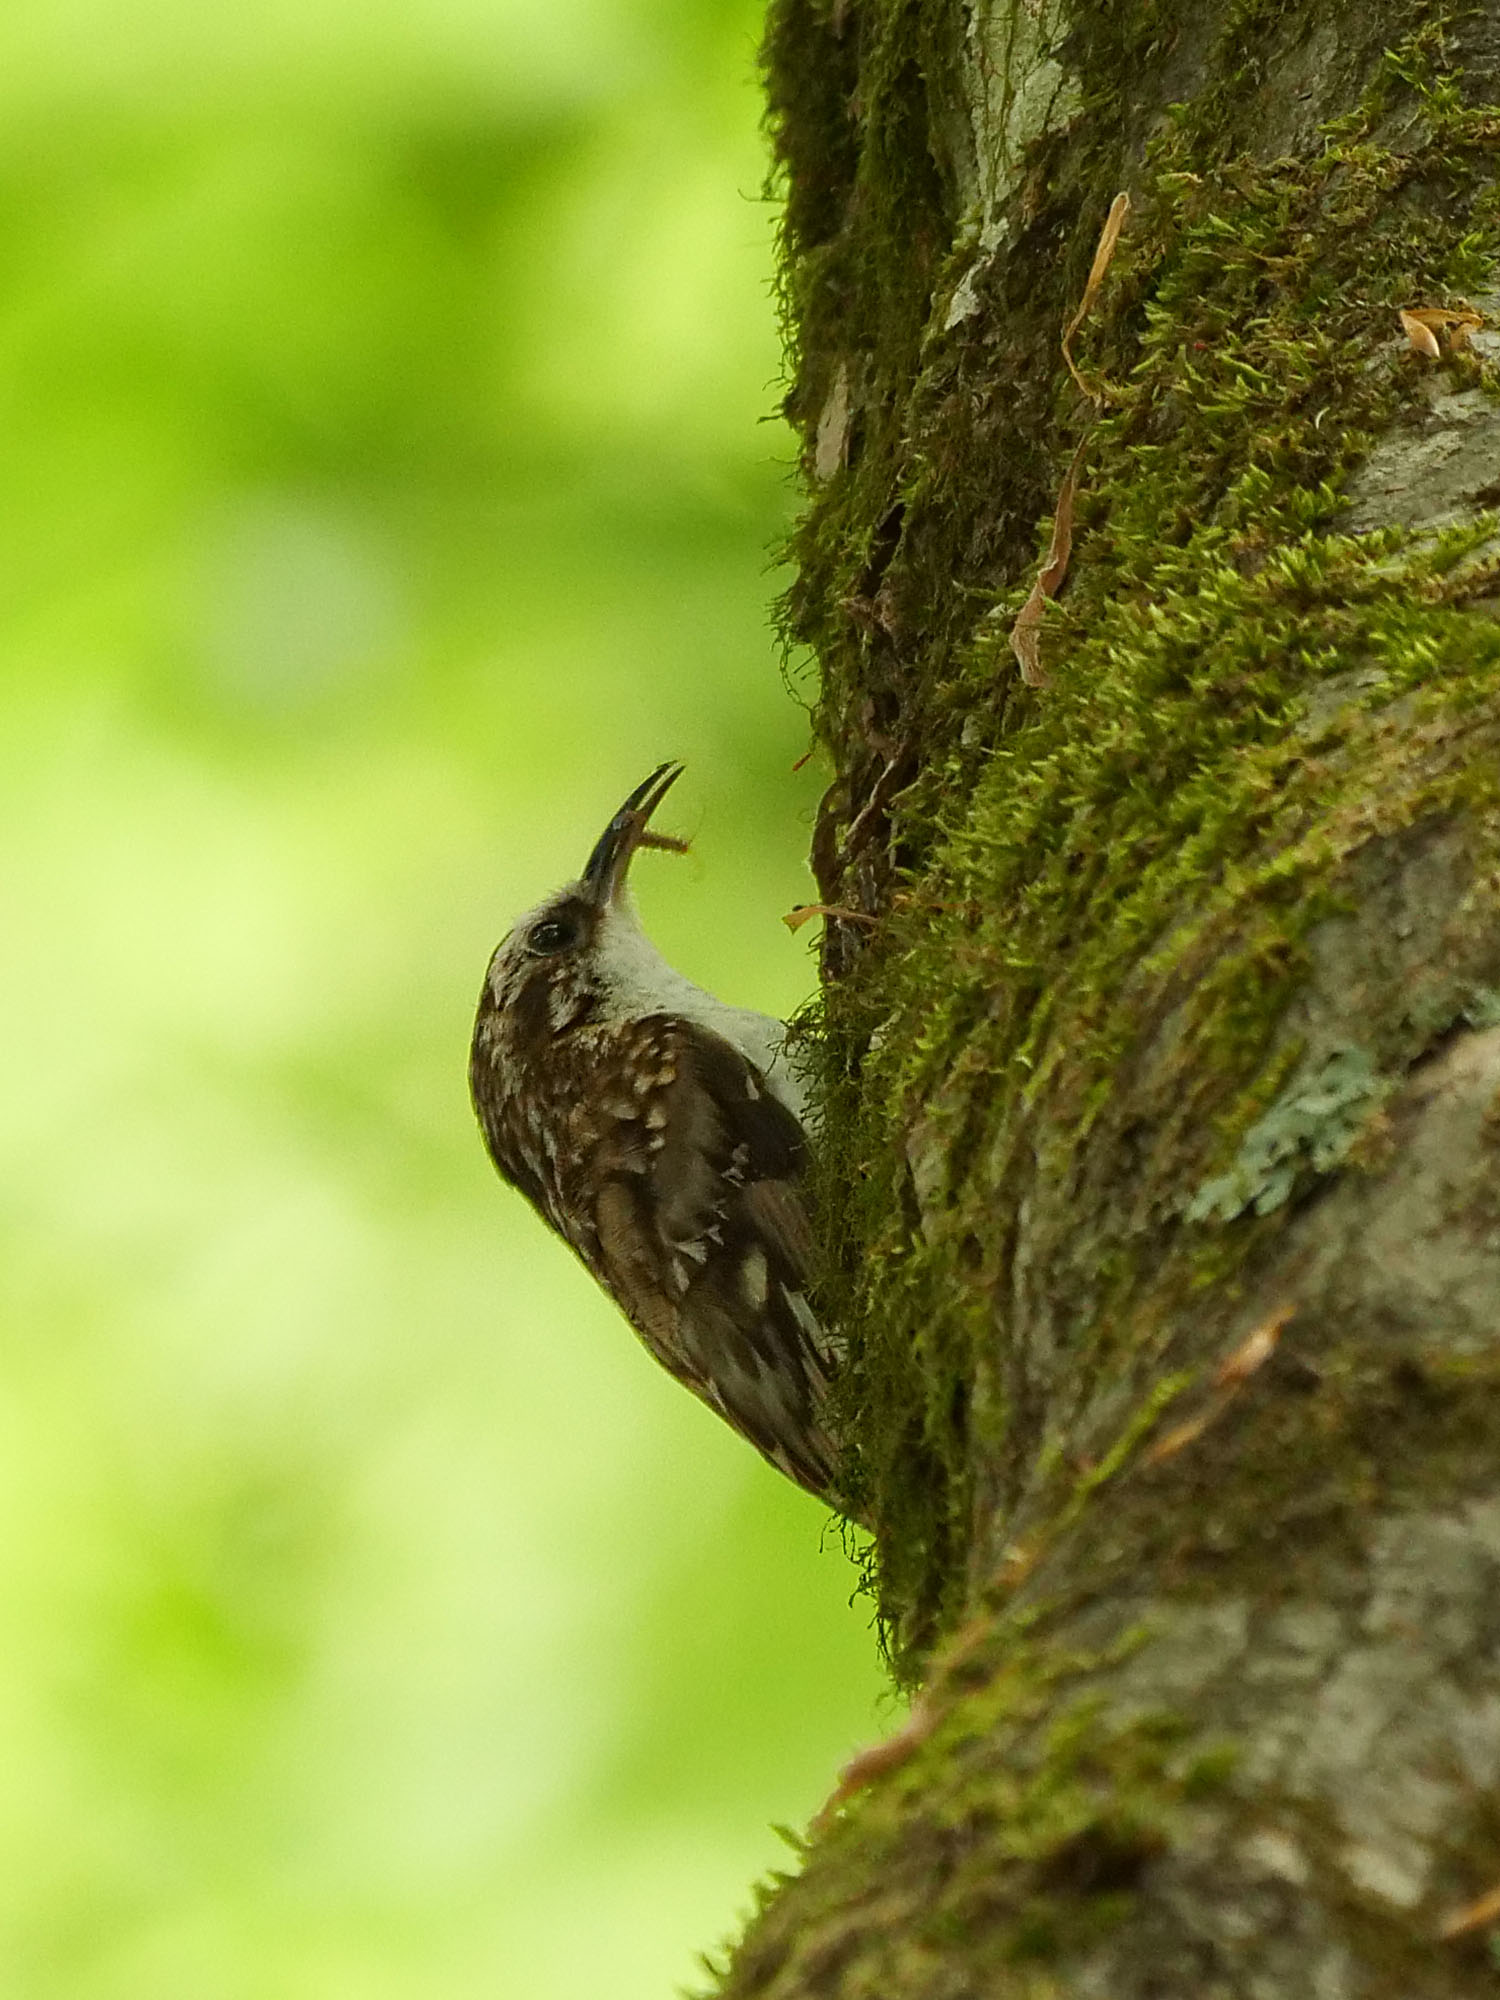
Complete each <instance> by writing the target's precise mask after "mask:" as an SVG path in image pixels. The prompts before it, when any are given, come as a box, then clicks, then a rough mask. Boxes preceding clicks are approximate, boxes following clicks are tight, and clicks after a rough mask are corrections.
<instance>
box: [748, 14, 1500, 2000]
mask: <svg viewBox="0 0 1500 2000" xmlns="http://www.w3.org/2000/svg"><path fill="white" fill-rule="evenodd" d="M767 72H768V78H769V87H770V100H771V115H772V127H773V132H774V135H775V140H776V144H777V148H778V156H779V160H780V165H781V172H782V177H783V186H784V193H785V200H786V224H785V238H784V246H783V248H784V265H783V284H784V300H785V306H786V313H787V322H788V328H789V333H790V339H791V346H792V353H793V367H794V379H793V384H792V389H791V394H790V399H789V407H790V410H791V414H792V416H793V418H794V420H795V421H796V423H797V424H798V425H799V427H800V429H801V432H802V435H803V437H804V439H805V442H806V472H807V478H808V485H809V494H810V497H809V503H808V506H807V509H806V512H805V514H804V516H803V518H802V521H801V524H800V526H799V527H798V529H797V531H796V534H795V537H794V549H793V553H794V555H795V559H796V563H797V581H796V583H795V585H794V586H793V589H792V591H791V593H790V595H789V597H788V600H787V604H786V621H787V630H788V634H789V637H790V638H791V639H792V640H794V641H795V642H797V643H798V644H799V645H804V646H806V647H808V648H810V649H811V651H812V652H813V654H814V655H815V657H816V661H817V665H818V669H819V673H820V694H819V700H818V706H817V727H818V733H819V736H820V739H821V742H822V744H823V747H824V748H825V750H826V752H827V754H828V756H829V758H830V760H831V763H832V767H833V771H834V778H833V783H832V785H831V787H830V789H829V792H828V795H827V799H826V802H825V807H824V812H823V815H822V818H821V821H820V825H819V828H818V833H817V840H816V846H815V857H814V858H815V864H816V866H817V869H818V875H819V882H820V887H821V891H822V894H823V896H824V898H825V899H826V901H827V902H828V903H829V904H830V905H833V906H837V907H839V908H842V909H844V910H847V911H852V912H854V913H856V915H857V916H858V917H862V918H866V919H871V920H873V922H858V921H855V920H853V919H843V918H837V917H835V918H832V919H830V920H829V926H828V940H827V946H826V950H825V968H824V969H825V975H826V977H825V1002H824V1007H823V1011H822V1019H821V1022H820V1024H819V1028H818V1032H817V1033H816V1034H815V1035H814V1036H813V1037H812V1040H813V1043H814V1045H815V1052H816V1059H817V1060H818V1061H819V1062H820V1064H821V1068H822V1078H823V1084H824V1095H825V1101H826V1107H827V1110H826V1129H825V1132H824V1135H823V1149H822V1150H823V1171H824V1174H825V1176H826V1180H827V1188H826V1191H825V1192H826V1195H827V1204H826V1205H827V1209H828V1213H829V1215H830V1217H837V1218H838V1220H839V1223H840V1225H841V1233H842V1238H843V1242H842V1248H843V1251H844V1253H845V1254H844V1257H843V1260H842V1262H843V1269H844V1271H845V1274H846V1275H845V1276H844V1277H843V1279H842V1280H840V1281H839V1283H838V1285H837V1287H836V1290H837V1292H838V1297H837V1300H836V1303H837V1306H838V1308H839V1311H840V1317H841V1321H842V1324H843V1325H844V1326H845V1328H846V1329H847V1332H848V1335H849V1340H850V1344H851V1361H850V1366H849V1369H848V1371H847V1374H846V1378H845V1382H844V1388H843V1402H842V1408H841V1411H840V1415H841V1420H842V1425H843V1429H844V1432H845V1434H846V1436H847V1438H848V1440H849V1444H850V1463H851V1471H850V1475H849V1477H850V1499H851V1503H852V1504H853V1505H854V1506H855V1508H856V1509H857V1510H858V1511H859V1512H861V1513H862V1514H864V1515H865V1516H866V1517H867V1518H869V1519H870V1520H871V1521H872V1522H873V1524H874V1530H875V1539H874V1551H873V1557H872V1579H873V1587H874V1588H875V1590H876V1592H877V1597H878V1603H879V1607H880V1612H881V1617H882V1620H883V1622H884V1627H885V1630H886V1633H887V1635H888V1639H889V1642H890V1648H891V1653H892V1658H893V1662H894V1664H895V1667H896V1670H897V1672H898V1674H899V1675H900V1676H901V1677H902V1678H903V1679H904V1680H905V1681H907V1682H908V1683H910V1684H920V1685H921V1687H922V1694H921V1696H920V1699H919V1705H918V1711H917V1715H918V1720H917V1722H916V1723H915V1724H914V1725H913V1727H912V1728H911V1729H910V1731H909V1732H908V1735H907V1737H906V1738H905V1740H904V1743H903V1744H902V1746H900V1749H899V1750H898V1752H897V1753H896V1754H893V1756H892V1757H891V1758H890V1759H889V1760H888V1768H886V1769H885V1770H884V1771H883V1772H882V1773H881V1774H880V1775H878V1776H876V1775H873V1774H872V1775H871V1780H870V1782H869V1783H868V1785H866V1786H865V1787H864V1788H863V1789H862V1790H860V1791H859V1792H857V1793H856V1794H855V1795H854V1796H853V1797H852V1798H850V1800H849V1801H848V1802H847V1804H846V1805H845V1806H844V1807H843V1808H842V1810H841V1811H840V1812H839V1814H838V1815H837V1816H836V1817H835V1818H834V1821H833V1823H832V1825H831V1826H830V1827H829V1828H828V1829H826V1830H825V1831H824V1832H823V1833H821V1834H820V1835H819V1836H818V1837H817V1839H816V1840H814V1841H813V1843H812V1844H811V1846H810V1847H809V1850H808V1853H807V1856H806V1858H805V1865H804V1867H803V1869H802V1872H801V1873H800V1875H799V1876H798V1877H797V1878H796V1879H795V1880H794V1881H790V1882H786V1883H782V1884H780V1885H778V1886H777V1887H776V1888H775V1890H774V1893H772V1894H771V1895H770V1896H769V1897H768V1900H767V1902H766V1905H765V1907H764V1908H763V1909H762V1911H761V1913H760V1914H759V1915H758V1917H757V1918H756V1920H755V1921H754V1923H753V1924H752V1926H751V1928H750V1930H749V1932H748V1934H747V1936H746V1938H745V1939H744V1941H743V1942H742V1943H741V1945H740V1946H739V1947H738V1949H737V1951H736V1952H735V1954H734V1956H733V1959H732V1961H731V1964H730V1966H729V1967H728V1969H727V1970H726V1971H725V1973H724V1975H723V1982H722V1990H723V1992H725V1993H726V1994H733V1995H736V1996H749V1995H764V1996H772V1995H774V1996H777V2000H793V1996H803V1995H814V1994H816V1995H820V1996H835V1995H837V1996H855V1995H859V1996H866V1995H868V1996H872V2000H873V1996H880V2000H917V1996H921V2000H928V1997H929V1996H931V2000H937V1997H938V1996H955V2000H956V1996H960V1995H980V1994H983V1995H1001V1994H1011V1993H1016V1994H1022V1993H1024V1994H1027V1995H1040V1994H1048V1995H1052V1994H1056V1995H1065V1994H1080V1995H1081V1994H1090V1995H1094V1994H1098V1995H1104V1994H1108V1995H1110V1996H1111V1997H1112V2000H1125V1996H1130V1995H1140V1996H1145V1995H1148V1994H1150V1995H1176V1994H1183V1995H1188V1994H1191V1995H1200V1994H1220V1993H1222V1994H1231V1993H1234V1994H1240V1993H1266V1994H1269V1993H1275V1994H1277V1995H1280V1996H1293V1995H1301V1994H1304V1993H1305V1994H1308V1995H1313V1994H1316V1995H1320V1996H1330V1997H1331V1996H1340V1995H1343V1994H1350V1995H1355V1994H1359V1995H1384V1994H1391V1995H1398V1994H1399V1995H1401V1996H1408V1995H1412V1994H1418V1993H1420V1994H1422V1995H1448V1994H1453V1995H1457V1994H1461V1993H1473V1992H1477V1991H1480V1990H1489V1982H1491V1981H1493V1980H1494V1979H1495V1977H1496V1974H1495V1971H1494V1966H1493V1959H1492V1956H1491V1953H1490V1939H1489V1937H1488V1935H1487V1933H1486V1930H1485V1927H1484V1925H1483V1924H1481V1923H1479V1922H1478V1921H1475V1922H1473V1923H1469V1924H1467V1925H1459V1926H1458V1927H1457V1928H1456V1931H1455V1934H1454V1935H1452V1936H1447V1937H1445V1936H1443V1935H1442V1932H1443V1931H1444V1927H1445V1919H1447V1918H1451V1916H1452V1914H1453V1913H1454V1912H1455V1911H1459V1910H1462V1909H1463V1908H1464V1906H1466V1905H1468V1904H1471V1903H1473V1902H1474V1900H1475V1899H1476V1898H1478V1897H1480V1896H1481V1894H1482V1893H1483V1892H1485V1891H1487V1890H1488V1889H1489V1888H1491V1887H1492V1886H1493V1885H1494V1884H1495V1883H1496V1882H1497V1881H1500V1804H1497V1800H1496V1793H1495V1787H1496V1782H1497V1779H1500V1644H1497V1642H1500V526H1497V521H1496V517H1495V515H1494V514H1493V512H1491V511H1489V510H1490V509H1491V506H1492V503H1493V502H1495V501H1496V500H1500V397H1497V393H1496V377H1495V371H1494V366H1493V358H1494V357H1495V356H1496V355H1497V354H1500V338H1497V337H1496V336H1494V335H1492V334H1490V333H1489V332H1487V331H1485V330H1480V331H1478V332H1477V333H1474V334H1473V335H1472V337H1470V338H1467V339H1465V337H1464V336H1463V333H1462V331H1461V329H1460V330H1458V331H1457V332H1454V331H1451V330H1450V331H1448V332H1444V331H1443V330H1442V329H1441V328H1439V333H1438V344H1439V345H1440V346H1441V348H1442V350H1443V351H1442V352H1441V353H1440V354H1439V355H1438V356H1436V357H1434V356H1432V355H1430V354H1421V353H1418V352H1417V351H1415V349H1414V348H1413V346H1412V344H1411V342H1410V341H1409V340H1408V338H1407V336H1406V334H1405V333H1404V332H1403V329H1402V324H1401V322H1400V321H1399V320H1398V316H1397V315H1398V309H1402V308H1407V309H1437V308H1445V309H1450V310H1451V311H1453V312H1454V313H1460V312H1463V311H1464V310H1466V309H1467V308H1469V307H1478V308H1479V309H1480V310H1481V312H1488V313H1489V315H1490V316H1491V318H1493V317H1494V316H1495V308H1496V306H1497V304H1500V301H1497V299H1496V296H1495V290H1494V288H1495V266H1496V253H1497V249H1500V213H1497V212H1500V197H1497V172H1500V109H1497V100H1500V0H1484V3H1483V4H1482V5H1479V6H1477V7H1474V8H1467V9H1463V8H1460V9H1443V8H1440V7H1437V6H1434V5H1426V4H1420V3H1419V4H1409V5H1406V4H1394V3H1393V0H1358V4H1355V0H1324V4H1304V5H1297V4H1292V0H1234V3H1233V4H1226V0H1130V4H1128V5H1127V4H1115V0H1076V4H1074V5H1071V6H1070V5H1067V4H1065V0H993V4H986V0H971V4H963V0H775V4H774V6H773V12H772V19H771V25H770V33H769V39H768V44H767ZM1120 190H1125V191H1128V192H1129V194H1130V196H1131V198H1132V204H1133V206H1132V210H1131V214H1130V219H1129V222H1128V224H1127V227H1126V230H1125V233H1124V235H1123V237H1122V239H1121V241H1120V245H1119V248H1118V251H1117V253H1116V256H1115V259H1114V263H1113V265H1112V267H1111V269H1110V271H1109V273H1108V276H1107V278H1106V280H1105V284H1104V287H1103V290H1102V292H1101V295H1100V297H1099V299H1098V301H1097V304H1096V306H1095V309H1094V311H1093V313H1092V315H1091V316H1090V318H1089V320H1088V321H1087V322H1086V324H1085V326H1084V327H1083V328H1082V330H1081V331H1080V333H1079V335H1078V337H1077V340H1076V342H1075V347H1076V351H1077V359H1078V361H1079V365H1080V367H1081V370H1082V373H1083V376H1084V378H1085V382H1086V384H1087V387H1088V389H1089V391H1090V392H1091V393H1089V394H1084V393H1083V392H1081V391H1080V389H1079V387H1078V385H1077V384H1076V383H1075V382H1074V381H1073V380H1072V378H1071V377H1070V375H1069V374H1068V372H1067V370H1066V369H1065V368H1064V366H1063V364H1062V360H1061V356H1060V352H1059V334H1060V331H1061V328H1062V327H1063V325H1064V324H1065V323H1066V321H1067V319H1068V318H1069V316H1070V314H1071V312H1072V310H1073V308H1074V306H1075V305H1076V304H1077V302H1078V300H1079V298H1080V296H1081V294H1082V291H1083V288H1084V283H1085V278H1086V275H1087V272H1088V269H1089V265H1090V260H1091V258H1092V256H1093V252H1094V247H1095V243H1096V240H1097V238H1098V234H1099V230H1100V226H1101V224H1102V222H1103V219H1104V216H1105V214H1106V211H1107V210H1108V208H1109V204H1110V201H1111V198H1112V197H1113V196H1114V195H1115V194H1116V192H1117V191H1120ZM1086 429H1087V430H1088V432H1089V435H1088V439H1087V444H1086V446H1085V451H1084V456H1083V460H1082V472H1081V483H1080V487H1079V498H1078V509H1077V517H1078V518H1077V534H1076V540H1075V548H1074V553H1073V560H1072V566H1071V571H1070V574H1069V577H1068V581H1067V585H1066V589H1065V591H1064V592H1063V594H1062V596H1061V598H1060V600H1059V601H1058V603H1057V604H1056V605H1055V606H1052V607H1050V608H1049V610H1048V614H1047V617H1046V620H1045V624H1044V634H1043V659H1044V662H1045V666H1046V671H1047V676H1048V685H1047V686H1046V687H1044V688H1039V689H1033V688H1029V687H1026V686H1024V685H1023V684H1022V682H1021V680H1020V678H1019V675H1018V673H1017V669H1016V665H1015V661H1014V658H1013V656H1012V654H1011V651H1010V647H1009V644H1008V634H1009V631H1010V627H1011V625H1012V623H1013V621H1014V618H1015V614H1016V612H1017V611H1018V609H1019V608H1020V605H1021V603H1022V601H1023V599H1024V597H1025V595H1026V591H1027V589H1028V587H1029V584H1030V581H1031V578H1032V576H1033V575H1034V574H1035V570H1036V565H1037V563H1038V561H1039V558H1040V554H1041V552H1042V550H1043V548H1044V547H1045V545H1046V540H1047V530H1048V518H1047V517H1048V515H1049V512H1050V510H1051V508H1052V506H1053V503H1054V499H1055V496H1056V495H1057V493H1058V491H1059V487H1060V483H1061V481H1062V478H1063V474H1064V471H1065V469H1066V467H1067V466H1068V464H1069V462H1070V460H1071V458H1072V456H1073V453H1074V450H1075V447H1076V446H1077V445H1078V442H1079V440H1080V437H1081V436H1082V435H1083V433H1084V431H1085V430H1086ZM1448 1928H1449V1929H1450V1930H1453V1929H1454V1926H1452V1925H1451V1923H1450V1924H1449V1925H1448Z"/></svg>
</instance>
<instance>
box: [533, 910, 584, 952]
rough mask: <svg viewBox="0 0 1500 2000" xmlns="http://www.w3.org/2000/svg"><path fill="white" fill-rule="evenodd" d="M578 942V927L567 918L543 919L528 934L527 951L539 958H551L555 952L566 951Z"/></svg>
mask: <svg viewBox="0 0 1500 2000" xmlns="http://www.w3.org/2000/svg"><path fill="white" fill-rule="evenodd" d="M577 942H578V927H577V925H576V924H574V923H572V922H571V921H570V920H569V919H568V918H566V917H543V918H542V920H541V922H540V923H539V924H533V925H532V926H531V929H530V930H529V931H528V932H527V933H526V949H527V950H528V951H531V952H535V953H536V955H537V957H538V958H550V957H551V956H552V954H553V952H556V951H566V950H567V949H568V947H569V946H570V945H573V944H576V943H577Z"/></svg>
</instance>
